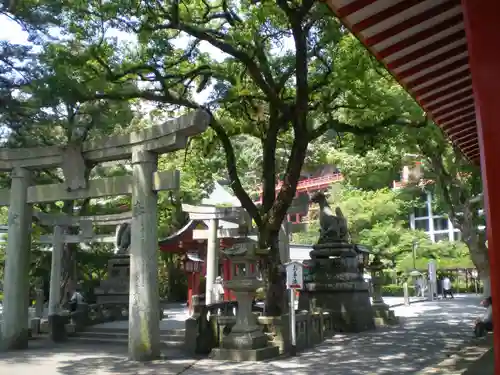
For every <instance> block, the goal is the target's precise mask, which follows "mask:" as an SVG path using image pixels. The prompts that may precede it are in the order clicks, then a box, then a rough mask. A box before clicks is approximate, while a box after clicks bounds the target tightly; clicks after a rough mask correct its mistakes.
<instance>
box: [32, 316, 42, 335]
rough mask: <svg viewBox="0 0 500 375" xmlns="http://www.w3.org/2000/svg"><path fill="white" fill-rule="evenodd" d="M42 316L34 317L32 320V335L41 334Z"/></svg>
mask: <svg viewBox="0 0 500 375" xmlns="http://www.w3.org/2000/svg"><path fill="white" fill-rule="evenodd" d="M40 320H41V319H40V318H33V319H31V320H30V330H31V335H32V336H33V335H39V334H40V332H41V331H40Z"/></svg>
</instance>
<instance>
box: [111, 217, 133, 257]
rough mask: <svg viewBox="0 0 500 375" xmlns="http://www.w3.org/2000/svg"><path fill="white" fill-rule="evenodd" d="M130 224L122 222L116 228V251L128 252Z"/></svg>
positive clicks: (119, 252) (120, 252)
mask: <svg viewBox="0 0 500 375" xmlns="http://www.w3.org/2000/svg"><path fill="white" fill-rule="evenodd" d="M131 229H132V228H131V225H130V223H123V224H121V225H119V226H118V227H117V228H116V239H115V245H116V253H117V254H128V250H129V248H130V242H131V237H130V235H131Z"/></svg>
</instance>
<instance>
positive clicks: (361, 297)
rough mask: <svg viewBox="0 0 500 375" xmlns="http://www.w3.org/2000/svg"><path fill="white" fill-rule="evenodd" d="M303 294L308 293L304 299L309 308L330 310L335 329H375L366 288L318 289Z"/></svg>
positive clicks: (361, 330) (342, 330) (348, 330)
mask: <svg viewBox="0 0 500 375" xmlns="http://www.w3.org/2000/svg"><path fill="white" fill-rule="evenodd" d="M303 293H304V292H303ZM304 294H308V296H307V297H306V300H308V302H309V303H310V309H311V308H312V307H314V308H321V309H325V310H327V311H330V312H331V314H332V316H333V322H334V327H333V329H334V330H335V331H338V332H354V333H356V332H363V331H369V330H372V329H375V321H374V317H375V316H374V311H373V308H372V305H371V303H370V295H369V293H368V290H365V291H354V290H353V291H349V292H345V291H336V290H330V291H328V290H319V291H310V292H305V293H304ZM301 295H302V293H301ZM314 308H313V310H314Z"/></svg>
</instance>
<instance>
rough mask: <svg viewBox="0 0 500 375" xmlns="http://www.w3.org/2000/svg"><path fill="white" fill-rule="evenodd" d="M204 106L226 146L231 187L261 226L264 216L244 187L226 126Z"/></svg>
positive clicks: (213, 127)
mask: <svg viewBox="0 0 500 375" xmlns="http://www.w3.org/2000/svg"><path fill="white" fill-rule="evenodd" d="M202 108H203V109H204V110H205V111H207V112H208V113H209V114H210V117H211V121H210V127H211V128H212V129H213V130H214V132H215V134H216V135H217V138H219V140H220V142H221V144H222V147H223V148H224V153H225V154H226V166H227V172H228V175H229V179H230V181H231V189H232V190H233V192H234V194H235V195H236V197H237V198H238V199H239V201H240V202H241V205H242V206H243V207H244V208H245V209H246V210H247V212H248V214H249V215H250V217H251V218H252V219H253V220H254V221H255V224H256V225H257V227H259V228H261V227H262V218H261V216H260V214H259V210H258V209H257V206H256V205H255V203H253V201H252V199H251V198H250V196H249V195H248V194H247V192H246V191H245V189H244V188H243V185H242V184H241V181H240V178H239V176H238V170H237V168H236V155H235V154H234V148H233V145H232V144H231V140H230V139H229V137H228V135H227V133H226V131H225V129H224V127H223V126H222V125H221V124H220V123H219V122H218V121H217V119H216V118H215V116H214V115H213V113H212V111H211V110H210V109H209V108H206V107H202Z"/></svg>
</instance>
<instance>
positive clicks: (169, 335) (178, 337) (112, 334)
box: [74, 327, 185, 347]
mask: <svg viewBox="0 0 500 375" xmlns="http://www.w3.org/2000/svg"><path fill="white" fill-rule="evenodd" d="M74 339H76V340H77V341H79V342H87V343H103V342H104V343H106V342H107V343H111V344H123V345H127V344H128V329H127V328H105V327H89V328H88V329H87V330H85V331H83V332H78V333H77V334H76V335H75V336H74ZM184 340H185V338H184V330H183V329H178V330H164V331H160V341H161V343H162V346H164V347H181V346H183V345H184Z"/></svg>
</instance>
